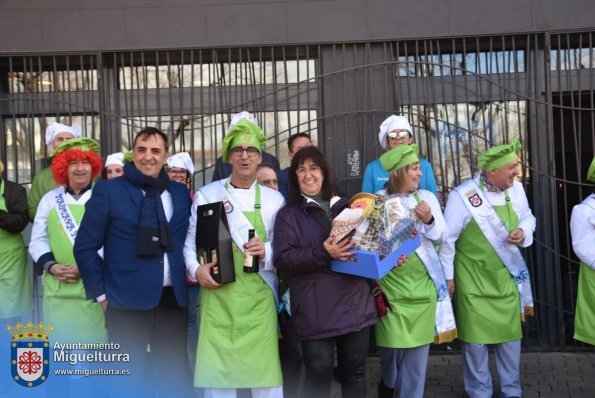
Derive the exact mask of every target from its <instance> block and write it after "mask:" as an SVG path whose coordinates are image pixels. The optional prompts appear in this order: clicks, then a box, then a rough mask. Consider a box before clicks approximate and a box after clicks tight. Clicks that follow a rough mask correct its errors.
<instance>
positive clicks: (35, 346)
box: [8, 321, 53, 387]
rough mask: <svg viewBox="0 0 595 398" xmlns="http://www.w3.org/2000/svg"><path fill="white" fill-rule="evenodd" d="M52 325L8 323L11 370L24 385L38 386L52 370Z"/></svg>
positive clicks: (13, 376)
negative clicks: (50, 336)
mask: <svg viewBox="0 0 595 398" xmlns="http://www.w3.org/2000/svg"><path fill="white" fill-rule="evenodd" d="M52 330H53V327H52V326H51V325H48V326H47V327H46V325H44V324H43V323H42V322H40V323H39V324H37V325H35V324H34V323H33V322H31V321H29V322H27V324H25V325H24V326H23V324H22V323H20V322H17V324H16V325H15V326H14V327H13V326H12V325H8V332H9V333H10V334H11V335H12V339H11V342H10V363H11V365H10V370H11V374H12V379H13V380H14V381H16V382H17V383H19V384H20V385H22V386H24V387H37V386H38V385H40V384H41V383H43V382H44V381H46V380H47V377H48V375H49V372H50V343H49V334H50V332H51V331H52Z"/></svg>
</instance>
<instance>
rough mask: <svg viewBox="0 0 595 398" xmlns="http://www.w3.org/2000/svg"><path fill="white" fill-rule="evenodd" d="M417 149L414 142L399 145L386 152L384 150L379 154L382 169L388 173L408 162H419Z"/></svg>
mask: <svg viewBox="0 0 595 398" xmlns="http://www.w3.org/2000/svg"><path fill="white" fill-rule="evenodd" d="M418 151H419V149H418V147H417V145H415V144H412V145H399V146H398V147H396V148H393V149H391V150H390V151H388V152H384V153H383V154H382V156H380V164H382V168H383V169H384V171H388V172H389V173H390V172H392V171H394V170H397V169H400V168H401V167H405V166H407V165H408V164H411V163H415V162H419V157H417V153H418Z"/></svg>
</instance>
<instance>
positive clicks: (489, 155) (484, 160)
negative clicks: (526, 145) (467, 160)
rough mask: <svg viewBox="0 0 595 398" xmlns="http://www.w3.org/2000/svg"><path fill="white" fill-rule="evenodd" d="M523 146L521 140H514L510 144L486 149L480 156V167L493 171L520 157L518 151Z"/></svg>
mask: <svg viewBox="0 0 595 398" xmlns="http://www.w3.org/2000/svg"><path fill="white" fill-rule="evenodd" d="M521 148H522V146H521V143H520V142H519V140H512V141H511V142H510V144H505V145H498V146H495V147H492V148H490V149H488V150H487V151H485V152H484V153H483V154H482V155H481V156H480V157H479V162H478V164H479V168H480V169H483V170H484V171H491V170H495V169H497V168H500V167H502V166H505V165H507V164H508V163H511V162H514V161H515V160H517V159H518V156H517V154H516V153H517V152H518V151H520V150H521Z"/></svg>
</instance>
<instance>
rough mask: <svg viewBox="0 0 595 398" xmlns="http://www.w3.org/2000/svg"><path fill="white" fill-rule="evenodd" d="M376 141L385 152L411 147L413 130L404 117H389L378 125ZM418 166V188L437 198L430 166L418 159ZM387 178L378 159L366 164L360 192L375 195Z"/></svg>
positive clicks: (432, 171)
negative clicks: (420, 174) (419, 172)
mask: <svg viewBox="0 0 595 398" xmlns="http://www.w3.org/2000/svg"><path fill="white" fill-rule="evenodd" d="M378 140H379V141H380V146H381V147H382V149H384V150H386V151H390V150H391V149H393V148H396V147H398V146H400V145H411V144H412V143H413V129H412V128H411V124H409V121H408V120H407V118H406V117H405V116H400V115H391V116H389V117H388V118H386V119H385V120H384V121H383V122H382V124H381V125H380V131H379V132H378ZM419 164H420V167H421V172H422V177H421V179H420V180H419V187H420V188H421V189H425V190H426V191H430V192H432V193H433V194H434V195H436V196H438V188H437V186H436V178H435V177H434V170H432V165H431V164H430V162H428V161H427V160H426V159H423V158H420V159H419ZM388 176H389V173H388V172H386V171H384V170H383V169H382V164H381V163H380V160H379V159H376V160H374V161H372V162H370V163H368V165H367V166H366V171H365V172H364V180H363V182H362V192H369V193H376V192H378V191H380V190H381V189H383V188H384V186H385V185H386V183H387V181H388Z"/></svg>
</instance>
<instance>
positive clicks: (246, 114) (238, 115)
mask: <svg viewBox="0 0 595 398" xmlns="http://www.w3.org/2000/svg"><path fill="white" fill-rule="evenodd" d="M244 119H246V120H249V121H251V122H252V123H254V124H255V125H257V126H258V120H256V116H254V115H253V114H251V113H250V112H246V111H242V112H240V113H236V114H235V115H233V117H232V118H231V122H229V126H228V127H227V131H229V130H231V128H232V127H233V126H235V124H236V123H237V122H239V121H240V120H244Z"/></svg>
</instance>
